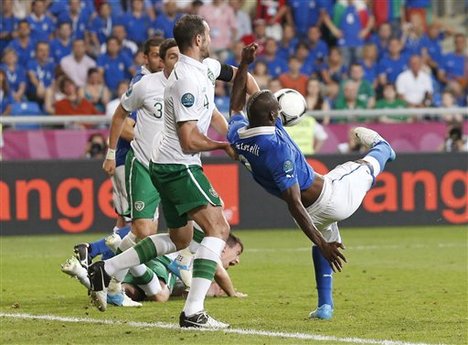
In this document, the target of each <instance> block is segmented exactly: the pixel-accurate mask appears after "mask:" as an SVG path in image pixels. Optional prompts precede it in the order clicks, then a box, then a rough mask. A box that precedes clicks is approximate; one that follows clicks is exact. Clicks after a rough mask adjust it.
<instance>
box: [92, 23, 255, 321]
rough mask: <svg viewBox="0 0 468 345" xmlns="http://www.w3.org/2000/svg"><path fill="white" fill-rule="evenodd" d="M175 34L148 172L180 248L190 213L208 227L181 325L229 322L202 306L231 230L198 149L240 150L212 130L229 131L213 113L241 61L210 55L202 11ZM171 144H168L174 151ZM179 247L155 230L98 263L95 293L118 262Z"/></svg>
mask: <svg viewBox="0 0 468 345" xmlns="http://www.w3.org/2000/svg"><path fill="white" fill-rule="evenodd" d="M174 37H175V39H176V41H177V45H178V47H179V49H180V51H181V58H180V59H179V62H178V63H177V65H176V67H175V69H174V71H173V73H172V74H171V76H170V78H169V82H168V86H167V90H166V92H165V96H164V100H165V113H164V121H165V127H164V131H163V134H162V138H161V141H160V142H159V146H158V147H156V149H155V150H154V152H153V153H154V155H153V156H152V162H151V163H150V172H151V175H152V180H153V183H155V185H156V187H157V189H158V190H159V192H160V195H161V202H162V206H163V210H164V215H165V217H166V221H167V223H168V225H169V227H171V226H172V227H175V228H170V234H171V239H172V240H173V241H174V243H175V244H176V246H177V248H178V249H182V248H185V247H187V245H188V244H189V242H190V240H191V238H192V227H191V225H190V223H187V221H188V219H192V220H194V221H196V222H197V223H198V224H199V225H200V226H201V227H202V229H203V231H204V232H205V235H206V237H205V238H204V239H203V241H202V243H201V246H200V248H199V250H197V252H196V255H195V260H194V264H193V279H192V286H191V289H190V292H189V295H188V298H187V301H186V303H185V306H184V310H183V312H182V313H181V315H180V318H179V324H180V326H181V327H205V328H225V327H228V325H227V324H225V323H222V322H219V321H216V320H215V319H213V318H212V317H210V316H208V315H207V313H206V312H205V311H204V299H205V295H206V293H207V291H208V289H209V287H210V285H211V281H212V280H213V276H214V273H215V270H216V266H217V262H218V261H219V257H220V253H221V252H222V250H223V248H224V245H225V242H224V239H225V238H227V236H228V234H229V230H230V229H229V224H228V223H227V221H226V219H225V217H224V214H223V211H222V207H221V200H220V199H219V196H218V195H217V193H216V191H215V190H214V188H213V187H212V186H211V184H210V183H209V181H208V179H207V178H206V176H205V175H204V174H203V170H202V168H201V162H200V152H203V151H212V150H217V149H223V150H225V151H226V152H227V153H228V154H229V155H230V156H231V157H234V155H233V153H234V151H233V149H232V148H231V147H230V145H229V144H228V143H227V142H224V141H223V142H220V141H214V140H212V139H210V138H208V137H207V136H206V133H207V130H208V127H209V126H210V125H211V126H212V127H214V128H215V129H217V130H218V132H220V133H222V134H223V135H224V136H225V135H226V133H227V123H226V120H225V119H224V118H223V117H222V116H220V115H219V114H218V115H216V116H215V115H214V110H215V108H214V104H213V102H214V85H215V80H216V79H218V80H223V81H231V80H232V78H233V77H234V75H235V71H236V70H235V68H233V67H232V66H228V65H221V64H219V62H217V61H214V60H212V59H206V58H207V57H208V56H209V45H210V29H209V26H208V24H207V23H206V22H205V21H204V20H203V18H201V17H199V16H196V15H187V16H184V17H182V18H181V19H180V20H179V21H178V22H177V23H176V25H175V27H174ZM249 80H250V82H248V84H247V92H248V93H249V94H251V93H253V92H256V91H257V90H258V85H257V84H256V82H255V80H254V79H253V77H251V76H249ZM168 150H169V151H168ZM170 250H173V248H172V247H171V246H170V245H169V243H167V242H166V243H163V242H161V241H158V238H157V236H154V235H152V236H150V237H149V238H147V239H144V240H142V241H141V242H140V243H138V244H137V245H136V246H134V247H133V248H130V249H129V250H127V251H126V252H124V253H122V254H120V255H118V256H116V257H114V258H112V259H110V260H107V261H106V262H105V263H104V264H102V263H96V264H94V265H92V266H90V268H89V275H90V278H91V280H92V281H94V282H95V283H96V286H95V287H94V289H93V290H94V292H92V294H93V293H94V295H95V296H96V299H99V300H102V297H99V296H100V295H101V294H102V291H104V290H105V287H106V284H107V282H108V281H109V280H110V275H112V274H114V273H115V271H116V270H119V269H122V268H125V267H130V266H132V265H134V264H138V263H142V262H146V261H148V260H150V259H152V258H154V257H156V256H160V255H164V254H167V253H169V252H170Z"/></svg>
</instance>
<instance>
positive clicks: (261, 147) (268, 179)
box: [227, 114, 314, 197]
mask: <svg viewBox="0 0 468 345" xmlns="http://www.w3.org/2000/svg"><path fill="white" fill-rule="evenodd" d="M227 138H228V141H229V143H230V144H231V145H232V146H233V147H234V149H235V150H236V152H237V153H238V154H239V160H240V161H241V162H242V164H244V166H245V167H246V168H247V169H248V170H249V171H250V172H251V173H252V176H253V178H254V180H255V181H257V182H258V183H259V184H260V185H261V186H262V187H263V188H264V189H265V190H266V191H267V192H268V193H270V194H273V195H275V196H277V197H281V194H282V193H283V192H284V191H285V190H287V189H288V188H290V187H292V186H294V185H295V184H299V188H300V189H301V190H305V189H307V188H309V187H310V186H311V185H312V182H313V181H314V170H313V169H312V167H311V166H310V165H309V164H307V162H306V160H305V158H304V155H303V154H302V152H301V151H300V150H299V148H298V147H297V145H296V144H295V143H294V141H293V140H292V139H291V137H290V136H289V134H288V133H287V132H286V130H285V129H284V127H283V125H282V123H281V120H280V119H279V118H278V119H277V120H276V125H275V126H265V127H255V128H250V129H249V128H248V121H247V119H246V118H245V117H244V116H243V115H241V114H236V115H234V116H232V117H231V119H230V120H229V130H228V135H227Z"/></svg>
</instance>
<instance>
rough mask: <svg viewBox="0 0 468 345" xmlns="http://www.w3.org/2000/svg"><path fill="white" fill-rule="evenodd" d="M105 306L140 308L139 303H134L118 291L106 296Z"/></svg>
mask: <svg viewBox="0 0 468 345" xmlns="http://www.w3.org/2000/svg"><path fill="white" fill-rule="evenodd" d="M107 304H112V305H115V306H118V307H136V308H139V307H141V306H142V304H141V303H140V302H135V301H134V300H132V299H131V298H130V297H128V296H127V295H126V294H125V292H123V291H120V292H118V293H116V294H110V293H108V294H107Z"/></svg>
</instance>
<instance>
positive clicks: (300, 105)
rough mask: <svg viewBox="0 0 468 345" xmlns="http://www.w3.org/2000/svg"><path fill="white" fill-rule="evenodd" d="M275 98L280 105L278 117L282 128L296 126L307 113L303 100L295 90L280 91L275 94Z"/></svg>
mask: <svg viewBox="0 0 468 345" xmlns="http://www.w3.org/2000/svg"><path fill="white" fill-rule="evenodd" d="M275 97H276V99H277V100H278V102H279V104H280V108H281V110H280V113H279V115H280V117H281V121H282V122H283V126H286V127H289V126H294V125H297V124H298V123H299V122H300V121H301V119H302V117H303V116H304V114H305V113H306V111H307V103H306V100H305V98H304V97H303V96H302V95H301V94H300V93H299V92H297V91H296V90H293V89H281V90H278V91H276V92H275Z"/></svg>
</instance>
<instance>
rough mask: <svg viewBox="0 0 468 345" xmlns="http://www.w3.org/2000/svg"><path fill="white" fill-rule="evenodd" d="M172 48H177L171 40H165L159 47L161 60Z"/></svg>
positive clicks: (175, 43) (173, 40)
mask: <svg viewBox="0 0 468 345" xmlns="http://www.w3.org/2000/svg"><path fill="white" fill-rule="evenodd" d="M173 47H177V42H176V41H175V39H173V38H168V39H165V40H164V41H163V42H162V43H161V45H160V46H159V56H160V57H161V59H163V60H164V59H165V58H166V54H167V51H168V50H169V49H171V48H173Z"/></svg>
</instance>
